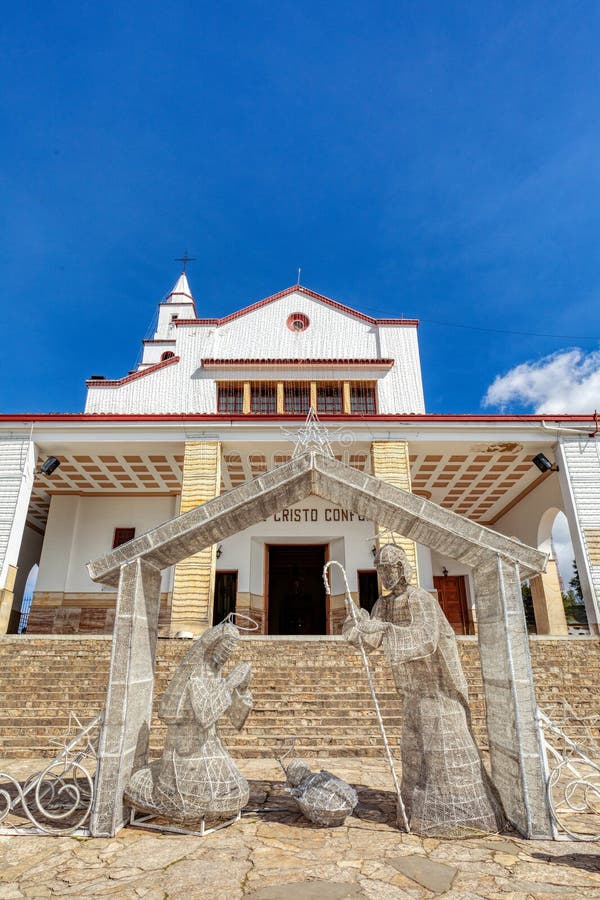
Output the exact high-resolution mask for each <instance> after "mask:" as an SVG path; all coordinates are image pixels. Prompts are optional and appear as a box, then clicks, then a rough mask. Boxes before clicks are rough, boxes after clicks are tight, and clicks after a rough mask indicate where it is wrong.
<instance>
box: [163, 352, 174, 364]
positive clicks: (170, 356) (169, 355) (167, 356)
mask: <svg viewBox="0 0 600 900" xmlns="http://www.w3.org/2000/svg"><path fill="white" fill-rule="evenodd" d="M174 356H175V354H174V353H173V351H172V350H165V352H164V353H162V354H161V357H160V361H161V362H164V361H165V360H166V359H173V357H174Z"/></svg>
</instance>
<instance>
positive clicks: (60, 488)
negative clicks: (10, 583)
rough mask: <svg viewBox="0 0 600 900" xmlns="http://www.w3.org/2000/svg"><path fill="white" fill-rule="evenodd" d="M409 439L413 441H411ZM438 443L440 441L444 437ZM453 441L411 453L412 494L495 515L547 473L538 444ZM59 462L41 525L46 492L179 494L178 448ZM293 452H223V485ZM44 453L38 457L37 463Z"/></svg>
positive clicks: (358, 456) (360, 463)
mask: <svg viewBox="0 0 600 900" xmlns="http://www.w3.org/2000/svg"><path fill="white" fill-rule="evenodd" d="M413 446H414V445H413ZM441 446H442V447H443V445H441ZM457 446H458V445H456V444H455V445H453V447H452V449H450V450H448V449H447V450H445V451H444V450H441V449H439V447H440V445H439V444H438V445H433V444H429V445H427V448H426V449H423V450H422V452H420V453H413V454H412V455H411V457H410V465H411V477H412V486H413V491H414V493H415V494H417V495H419V496H421V497H426V498H427V499H431V500H433V501H434V502H435V503H439V504H440V505H441V506H444V507H446V508H447V509H452V510H453V511H454V512H458V513H462V514H463V515H466V516H468V517H469V518H470V519H474V520H475V521H478V522H482V523H493V521H494V519H495V518H496V517H497V516H498V514H499V513H500V512H502V511H505V510H506V508H507V507H509V506H510V505H512V504H514V502H515V501H517V500H518V498H519V497H520V496H521V495H522V494H524V493H526V492H527V491H528V490H530V489H531V488H532V487H533V486H534V485H536V484H537V483H538V481H539V480H540V479H541V478H543V477H544V476H540V474H539V472H538V470H537V469H536V468H535V467H534V466H533V465H532V463H531V458H532V456H534V455H535V453H537V452H538V450H539V449H544V448H543V447H540V448H531V447H529V448H523V447H522V446H520V445H518V444H504V445H502V444H500V445H491V446H489V447H486V446H485V445H475V446H471V447H469V448H468V449H466V450H465V451H464V452H463V451H462V450H460V449H458V450H457V449H456V448H457ZM59 459H60V461H61V465H60V467H59V468H58V469H56V471H55V472H54V473H53V474H52V476H51V477H50V478H48V477H46V476H44V475H38V476H37V477H36V480H35V484H34V488H33V492H32V496H31V503H30V507H29V515H28V520H29V522H30V523H32V524H33V525H34V526H36V527H37V528H42V529H43V528H45V525H46V520H47V518H48V510H49V507H50V495H51V494H53V493H54V494H65V493H76V494H83V495H89V496H93V495H102V494H104V495H110V494H117V495H118V494H142V493H144V494H150V495H152V494H154V495H158V494H179V493H180V490H181V478H182V468H183V449H182V448H180V447H178V448H177V451H175V452H173V453H168V452H163V453H155V454H135V453H121V454H120V453H113V454H111V453H104V454H101V455H100V454H99V455H96V454H94V455H92V454H89V455H85V454H73V455H61V456H59ZM289 459H290V454H289V453H287V452H284V451H277V450H273V451H268V452H264V453H263V452H260V450H259V449H257V450H256V451H255V452H246V453H244V452H238V451H235V450H225V451H224V453H223V465H222V481H221V492H224V491H227V490H230V489H231V488H234V487H237V486H238V485H240V484H243V483H244V482H245V481H247V480H249V479H250V478H255V477H256V476H257V475H260V474H261V473H263V472H266V471H267V469H269V468H271V467H272V466H277V465H281V463H284V462H287V461H288V460H289ZM336 459H339V460H341V461H342V462H344V463H346V464H347V465H350V466H353V467H354V468H356V469H358V470H359V471H366V472H369V471H370V462H369V454H368V452H363V451H359V450H353V449H352V448H350V449H345V450H344V451H343V452H342V453H340V454H337V455H336ZM41 462H42V459H40V460H39V461H38V469H39V464H41Z"/></svg>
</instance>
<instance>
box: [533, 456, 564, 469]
mask: <svg viewBox="0 0 600 900" xmlns="http://www.w3.org/2000/svg"><path fill="white" fill-rule="evenodd" d="M531 462H532V463H533V464H534V466H537V467H538V469H539V470H540V472H542V474H545V473H546V472H558V466H557V465H556V463H551V462H550V460H549V459H548V457H547V456H545V455H544V454H543V453H538V455H537V456H534V457H533V459H532V460H531Z"/></svg>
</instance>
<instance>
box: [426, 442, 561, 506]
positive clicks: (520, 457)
mask: <svg viewBox="0 0 600 900" xmlns="http://www.w3.org/2000/svg"><path fill="white" fill-rule="evenodd" d="M536 452H537V450H535V449H533V450H532V449H531V448H523V447H521V446H520V445H518V444H506V445H504V447H503V446H502V445H500V446H498V445H492V446H491V447H489V448H485V446H483V447H481V448H474V449H470V450H469V451H467V452H464V453H457V452H454V453H452V452H447V453H443V452H429V453H427V452H423V453H419V454H411V457H410V468H411V478H412V489H413V492H414V493H415V494H418V495H419V496H421V497H426V498H427V499H428V500H433V501H434V503H438V504H439V505H440V506H444V507H446V509H451V510H452V511H453V512H457V513H460V514H461V515H463V516H468V517H469V519H474V520H475V521H477V522H482V523H487V522H493V520H494V519H495V518H496V517H497V516H498V514H499V513H500V512H503V511H505V510H506V508H507V506H510V505H512V504H513V503H514V501H516V500H517V499H518V498H519V497H520V496H521V494H523V493H524V492H526V491H527V490H529V489H531V488H532V487H533V486H534V485H536V484H537V483H538V481H539V480H540V479H542V478H544V476H543V475H540V473H539V471H538V469H536V468H535V466H534V465H532V463H531V459H532V457H533V456H534V455H535V453H536Z"/></svg>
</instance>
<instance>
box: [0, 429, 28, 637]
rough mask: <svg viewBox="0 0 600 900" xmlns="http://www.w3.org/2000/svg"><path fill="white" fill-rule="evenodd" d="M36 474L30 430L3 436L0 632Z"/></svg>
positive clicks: (0, 442)
mask: <svg viewBox="0 0 600 900" xmlns="http://www.w3.org/2000/svg"><path fill="white" fill-rule="evenodd" d="M34 476H35V446H34V443H33V441H32V440H31V435H30V434H29V432H27V433H23V434H19V433H11V434H9V435H7V436H6V437H3V438H2V439H1V440H0V634H5V633H6V629H7V628H8V625H9V621H10V612H11V608H12V602H13V597H14V595H13V588H14V584H15V578H16V575H17V563H18V560H19V550H20V549H21V541H22V539H23V531H24V530H25V521H26V519H27V510H28V508H29V499H30V497H31V488H32V487H33V479H34Z"/></svg>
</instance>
